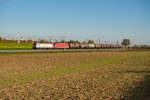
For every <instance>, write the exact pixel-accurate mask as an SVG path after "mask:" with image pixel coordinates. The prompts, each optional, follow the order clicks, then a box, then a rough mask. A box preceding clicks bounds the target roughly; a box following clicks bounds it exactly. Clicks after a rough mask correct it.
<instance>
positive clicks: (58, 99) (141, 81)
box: [0, 51, 150, 100]
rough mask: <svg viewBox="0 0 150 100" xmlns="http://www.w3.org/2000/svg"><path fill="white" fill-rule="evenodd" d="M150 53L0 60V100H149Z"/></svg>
mask: <svg viewBox="0 0 150 100" xmlns="http://www.w3.org/2000/svg"><path fill="white" fill-rule="evenodd" d="M149 84H150V51H124V52H117V51H113V52H107V51H106V52H79V53H64V54H63V53H61V54H31V55H26V54H24V55H5V56H0V99H2V100H40V99H41V100H42V99H43V100H150V85H149Z"/></svg>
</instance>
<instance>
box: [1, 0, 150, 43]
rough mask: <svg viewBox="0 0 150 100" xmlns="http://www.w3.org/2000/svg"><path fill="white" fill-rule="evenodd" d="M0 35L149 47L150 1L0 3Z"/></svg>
mask: <svg viewBox="0 0 150 100" xmlns="http://www.w3.org/2000/svg"><path fill="white" fill-rule="evenodd" d="M0 32H1V35H2V33H7V34H9V35H8V36H9V38H15V36H16V34H17V33H21V34H22V35H23V36H24V38H25V39H28V38H30V39H38V38H39V37H40V38H46V39H47V38H50V37H53V38H54V37H55V38H61V37H64V36H65V37H66V38H67V39H77V40H87V39H95V40H96V39H98V38H99V39H101V40H107V41H108V40H109V41H116V40H119V41H121V40H122V39H123V38H130V39H131V41H132V43H133V44H135V43H137V44H150V39H149V38H150V0H0Z"/></svg>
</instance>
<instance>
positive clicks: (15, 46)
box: [0, 43, 32, 50]
mask: <svg viewBox="0 0 150 100" xmlns="http://www.w3.org/2000/svg"><path fill="white" fill-rule="evenodd" d="M28 49H32V44H18V43H0V50H28Z"/></svg>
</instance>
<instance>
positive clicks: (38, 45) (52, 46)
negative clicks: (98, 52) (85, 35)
mask: <svg viewBox="0 0 150 100" xmlns="http://www.w3.org/2000/svg"><path fill="white" fill-rule="evenodd" d="M113 48H114V49H115V48H116V49H117V48H121V45H119V44H89V43H34V44H33V49H113Z"/></svg>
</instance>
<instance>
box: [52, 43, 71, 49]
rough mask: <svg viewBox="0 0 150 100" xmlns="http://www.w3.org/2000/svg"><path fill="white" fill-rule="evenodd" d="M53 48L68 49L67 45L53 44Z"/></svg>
mask: <svg viewBox="0 0 150 100" xmlns="http://www.w3.org/2000/svg"><path fill="white" fill-rule="evenodd" d="M54 48H66V49H67V48H69V44H68V43H54Z"/></svg>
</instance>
